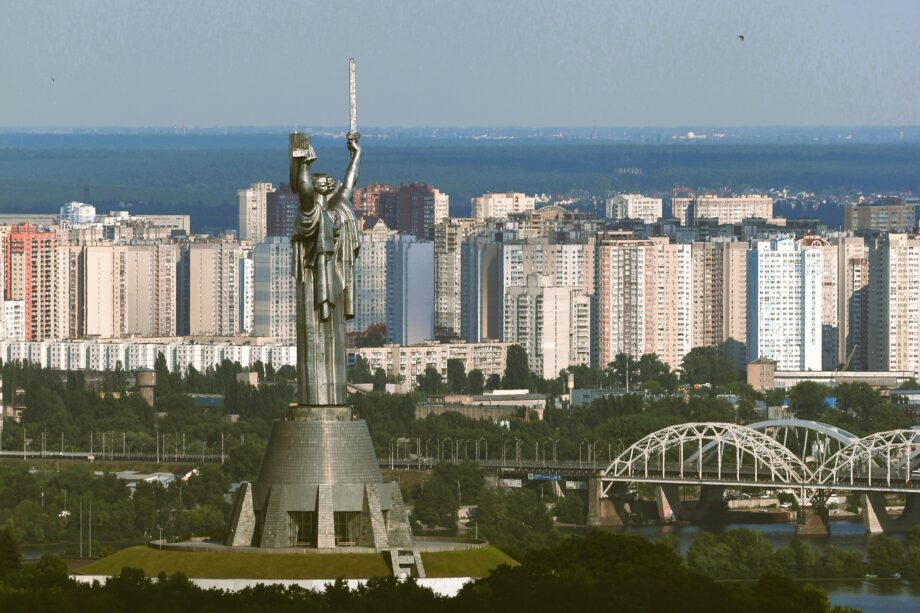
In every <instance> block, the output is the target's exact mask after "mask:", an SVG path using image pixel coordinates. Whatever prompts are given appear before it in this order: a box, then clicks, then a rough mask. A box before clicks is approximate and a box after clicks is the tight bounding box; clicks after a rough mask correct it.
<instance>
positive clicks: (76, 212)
mask: <svg viewBox="0 0 920 613" xmlns="http://www.w3.org/2000/svg"><path fill="white" fill-rule="evenodd" d="M95 221H96V207H94V206H93V205H91V204H85V203H83V202H68V203H67V204H65V205H64V206H62V207H61V222H63V223H69V224H72V225H77V224H87V223H93V222H95Z"/></svg>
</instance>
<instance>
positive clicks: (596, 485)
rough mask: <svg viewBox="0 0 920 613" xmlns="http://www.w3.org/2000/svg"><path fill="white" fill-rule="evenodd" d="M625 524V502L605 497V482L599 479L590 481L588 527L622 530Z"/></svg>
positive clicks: (595, 478)
mask: <svg viewBox="0 0 920 613" xmlns="http://www.w3.org/2000/svg"><path fill="white" fill-rule="evenodd" d="M614 487H615V486H614ZM625 524H626V509H625V505H624V503H623V500H622V499H614V498H608V497H606V496H604V482H603V481H601V480H600V478H599V477H594V478H592V479H588V525H589V526H592V527H595V528H622V527H623V526H624V525H625Z"/></svg>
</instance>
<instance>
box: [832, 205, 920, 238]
mask: <svg viewBox="0 0 920 613" xmlns="http://www.w3.org/2000/svg"><path fill="white" fill-rule="evenodd" d="M916 227H917V205H915V204H913V203H907V202H905V201H904V199H903V198H884V199H882V200H880V201H878V202H873V203H871V204H870V203H860V204H852V205H849V206H847V207H846V208H844V209H843V228H844V230H853V231H857V230H863V231H864V230H873V231H876V232H911V231H912V230H913V229H914V228H916Z"/></svg>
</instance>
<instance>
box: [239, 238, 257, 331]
mask: <svg viewBox="0 0 920 613" xmlns="http://www.w3.org/2000/svg"><path fill="white" fill-rule="evenodd" d="M252 251H253V249H252V245H244V246H243V253H242V257H241V258H240V332H246V333H249V334H252V329H253V326H254V322H255V312H254V309H255V264H254V262H253V260H252Z"/></svg>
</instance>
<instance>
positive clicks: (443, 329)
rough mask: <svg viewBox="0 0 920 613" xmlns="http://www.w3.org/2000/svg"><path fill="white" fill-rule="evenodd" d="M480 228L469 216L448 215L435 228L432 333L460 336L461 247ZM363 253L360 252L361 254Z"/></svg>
mask: <svg viewBox="0 0 920 613" xmlns="http://www.w3.org/2000/svg"><path fill="white" fill-rule="evenodd" d="M479 228H481V224H480V223H479V222H478V221H477V220H475V219H472V218H461V217H451V218H448V219H445V220H444V221H442V222H441V223H439V224H438V225H436V226H435V227H434V335H435V337H436V338H439V339H447V338H459V336H460V325H461V318H460V303H461V298H462V296H461V293H460V292H461V272H462V271H461V263H462V260H461V250H462V246H463V241H465V240H466V239H467V238H468V237H469V236H470V235H471V234H473V233H474V232H476V231H477V230H478V229H479ZM362 255H363V254H362Z"/></svg>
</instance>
